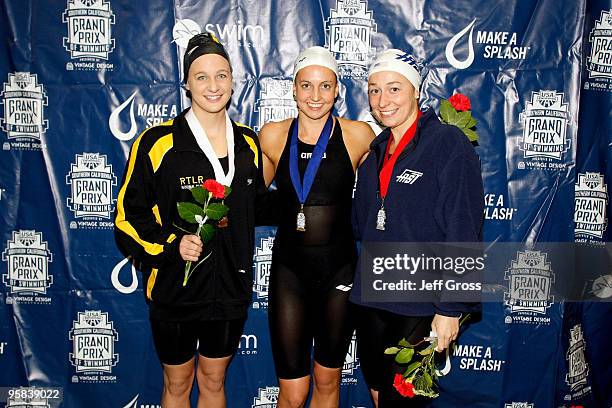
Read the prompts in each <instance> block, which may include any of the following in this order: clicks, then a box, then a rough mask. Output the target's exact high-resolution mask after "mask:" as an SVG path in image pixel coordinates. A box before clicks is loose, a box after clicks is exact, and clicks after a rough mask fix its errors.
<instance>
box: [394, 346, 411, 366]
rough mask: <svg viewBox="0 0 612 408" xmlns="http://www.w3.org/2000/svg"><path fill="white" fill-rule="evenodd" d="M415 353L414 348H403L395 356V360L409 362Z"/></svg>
mask: <svg viewBox="0 0 612 408" xmlns="http://www.w3.org/2000/svg"><path fill="white" fill-rule="evenodd" d="M413 355H414V350H413V349H411V348H404V349H402V350H401V351H400V352H399V353H397V355H396V356H395V361H396V362H397V363H399V364H408V363H409V362H410V360H412V356H413Z"/></svg>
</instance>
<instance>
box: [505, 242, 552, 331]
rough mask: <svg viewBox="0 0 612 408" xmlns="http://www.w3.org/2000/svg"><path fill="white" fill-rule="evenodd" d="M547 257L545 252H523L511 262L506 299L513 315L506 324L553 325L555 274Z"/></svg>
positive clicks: (507, 318) (507, 278)
mask: <svg viewBox="0 0 612 408" xmlns="http://www.w3.org/2000/svg"><path fill="white" fill-rule="evenodd" d="M547 256H548V255H547V254H546V253H544V252H541V251H524V252H520V251H519V252H517V254H516V259H515V260H513V261H511V263H510V267H509V268H508V269H507V270H506V273H505V277H504V279H505V280H507V281H508V291H507V292H505V294H504V299H505V303H506V305H507V306H508V308H509V312H510V315H508V316H506V318H505V322H506V323H524V324H539V325H544V324H547V325H549V324H550V321H551V320H550V317H548V316H546V312H547V310H548V308H550V307H551V306H552V304H553V299H554V297H553V295H552V293H551V287H552V283H553V282H554V281H555V274H554V272H553V271H552V268H551V264H550V262H548V261H547V260H546V258H547Z"/></svg>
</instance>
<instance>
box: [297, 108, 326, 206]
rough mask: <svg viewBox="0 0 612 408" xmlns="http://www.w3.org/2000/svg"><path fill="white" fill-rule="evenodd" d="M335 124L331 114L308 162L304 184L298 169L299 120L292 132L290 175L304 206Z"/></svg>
mask: <svg viewBox="0 0 612 408" xmlns="http://www.w3.org/2000/svg"><path fill="white" fill-rule="evenodd" d="M333 123H334V122H333V119H332V115H331V114H330V115H329V116H328V117H327V121H326V122H325V126H323V130H322V131H321V134H320V135H319V140H317V144H316V145H315V147H314V151H313V152H312V156H311V157H310V160H309V161H308V166H306V172H304V182H303V183H302V180H300V170H299V168H298V127H299V123H298V122H297V120H296V121H295V123H294V126H293V131H292V132H291V144H290V146H289V174H290V176H291V184H293V189H294V190H295V193H296V194H297V197H298V200H299V201H300V204H302V205H304V203H305V202H306V198H307V197H308V193H310V188H311V187H312V184H313V183H314V179H315V176H316V174H317V170H319V166H320V164H321V160H323V155H324V154H325V149H326V148H327V142H329V135H330V134H331V130H332V125H333Z"/></svg>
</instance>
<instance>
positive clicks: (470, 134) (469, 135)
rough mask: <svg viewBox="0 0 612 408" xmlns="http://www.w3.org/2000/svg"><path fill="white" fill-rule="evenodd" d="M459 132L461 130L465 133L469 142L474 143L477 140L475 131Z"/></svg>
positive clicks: (464, 130) (465, 130)
mask: <svg viewBox="0 0 612 408" xmlns="http://www.w3.org/2000/svg"><path fill="white" fill-rule="evenodd" d="M461 130H463V133H465V135H466V136H467V138H468V139H469V140H470V142H475V141H477V140H478V133H476V131H474V130H472V129H461Z"/></svg>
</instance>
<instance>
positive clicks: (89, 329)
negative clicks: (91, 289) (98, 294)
mask: <svg viewBox="0 0 612 408" xmlns="http://www.w3.org/2000/svg"><path fill="white" fill-rule="evenodd" d="M68 337H69V339H70V340H72V352H71V353H70V354H69V359H70V363H71V364H72V365H73V366H74V368H75V371H76V374H75V375H73V376H72V382H73V383H78V382H116V381H117V376H116V375H112V371H113V367H115V366H116V365H117V363H118V362H119V354H118V353H115V343H116V342H117V341H118V340H119V333H117V330H115V329H114V327H113V322H112V321H111V320H109V319H108V313H106V312H102V311H100V310H85V311H84V312H78V316H77V320H74V321H73V322H72V329H71V330H70V332H69V333H68Z"/></svg>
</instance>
